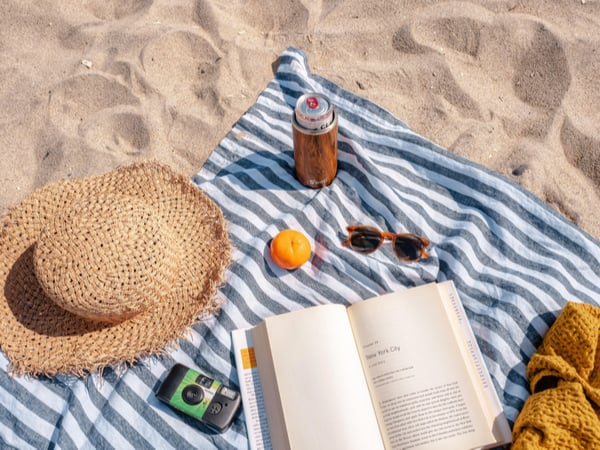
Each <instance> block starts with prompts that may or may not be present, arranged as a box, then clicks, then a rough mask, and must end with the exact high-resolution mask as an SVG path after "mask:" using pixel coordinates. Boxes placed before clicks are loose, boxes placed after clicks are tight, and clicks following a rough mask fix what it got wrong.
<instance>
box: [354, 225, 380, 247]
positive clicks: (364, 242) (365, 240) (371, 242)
mask: <svg viewBox="0 0 600 450" xmlns="http://www.w3.org/2000/svg"><path fill="white" fill-rule="evenodd" d="M381 239H382V236H381V233H379V232H378V231H377V230H371V229H369V228H359V229H356V230H354V231H352V233H351V234H350V244H351V245H352V249H354V250H356V251H357V252H361V253H371V252H374V251H375V250H377V249H378V248H379V246H380V245H381Z"/></svg>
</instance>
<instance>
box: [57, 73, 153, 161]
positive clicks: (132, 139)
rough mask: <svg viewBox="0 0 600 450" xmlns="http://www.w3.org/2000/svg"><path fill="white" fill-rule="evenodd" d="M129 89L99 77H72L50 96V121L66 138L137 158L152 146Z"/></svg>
mask: <svg viewBox="0 0 600 450" xmlns="http://www.w3.org/2000/svg"><path fill="white" fill-rule="evenodd" d="M139 105H140V101H139V99H138V98H137V97H136V96H135V95H133V94H132V93H131V91H130V90H129V88H127V87H126V86H124V85H122V84H120V83H119V82H118V81H116V80H113V79H110V78H108V77H106V76H104V75H100V74H85V75H78V76H75V77H72V78H69V79H67V80H65V81H63V82H61V83H60V84H58V85H57V86H56V87H54V88H53V89H52V90H51V91H50V93H49V105H48V116H49V119H50V122H51V123H52V124H53V125H54V126H55V128H56V129H57V130H60V132H61V133H62V134H63V135H65V137H66V138H69V139H76V138H82V139H84V141H85V142H86V144H87V145H88V146H90V147H91V148H94V149H95V150H98V151H101V152H108V153H113V154H125V155H137V154H141V153H143V152H144V151H145V150H147V149H148V148H149V145H150V132H149V130H148V126H147V125H146V123H145V120H144V119H143V118H142V117H141V116H140V115H138V114H136V113H135V112H134V111H135V110H136V108H137V107H138V106H139Z"/></svg>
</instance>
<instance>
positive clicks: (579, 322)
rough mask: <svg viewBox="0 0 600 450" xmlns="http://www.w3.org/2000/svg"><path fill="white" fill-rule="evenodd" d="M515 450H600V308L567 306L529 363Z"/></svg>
mask: <svg viewBox="0 0 600 450" xmlns="http://www.w3.org/2000/svg"><path fill="white" fill-rule="evenodd" d="M527 378H528V379H529V383H530V386H531V391H532V395H531V396H530V397H529V398H528V399H527V401H526V402H525V405H524V406H523V409H522V410H521V413H520V414H519V416H518V417H517V420H516V421H515V426H514V428H513V446H512V448H513V449H515V450H525V449H548V450H550V449H581V450H589V449H600V308H598V307H597V306H594V305H588V304H585V303H575V302H570V303H567V305H566V306H565V308H564V309H563V311H562V312H561V313H560V315H559V316H558V318H557V319H556V322H555V323H554V324H553V325H552V327H551V328H550V330H549V331H548V333H547V334H546V336H545V337H544V340H543V342H542V345H540V347H539V348H538V349H537V351H536V352H535V353H534V355H533V356H532V358H531V360H530V361H529V363H528V365H527Z"/></svg>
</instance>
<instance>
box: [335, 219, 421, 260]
mask: <svg viewBox="0 0 600 450" xmlns="http://www.w3.org/2000/svg"><path fill="white" fill-rule="evenodd" d="M347 230H348V234H349V235H350V236H349V237H348V239H346V240H345V241H344V242H342V245H344V246H346V247H350V248H351V249H352V250H355V251H357V252H359V253H373V252H374V251H375V250H377V249H378V248H379V247H381V244H383V241H385V240H386V239H390V240H391V241H392V248H393V249H394V253H395V254H396V256H397V257H398V258H400V259H401V260H402V261H406V262H412V261H418V260H419V259H421V258H429V253H427V246H428V245H429V244H430V242H429V240H428V239H427V238H424V237H423V236H419V235H418V234H414V233H398V234H396V233H389V232H386V231H381V230H378V229H377V228H375V227H370V226H368V225H351V226H349V227H348V228H347Z"/></svg>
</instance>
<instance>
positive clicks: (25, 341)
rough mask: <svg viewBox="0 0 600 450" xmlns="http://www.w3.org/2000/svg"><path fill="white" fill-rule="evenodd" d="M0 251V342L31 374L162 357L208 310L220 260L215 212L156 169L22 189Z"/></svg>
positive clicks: (15, 364)
mask: <svg viewBox="0 0 600 450" xmlns="http://www.w3.org/2000/svg"><path fill="white" fill-rule="evenodd" d="M0 248H1V256H0V258H1V259H0V271H1V277H0V289H1V294H0V295H1V296H2V297H1V301H0V314H1V315H2V318H3V319H2V327H0V346H1V348H2V350H3V351H4V352H5V354H6V355H7V356H8V358H9V360H10V363H11V371H13V372H14V373H16V374H31V375H34V376H39V375H45V376H53V375H56V374H58V373H70V374H76V375H83V374H85V373H86V372H90V371H96V370H98V369H101V368H102V367H104V366H107V365H118V364H122V363H133V362H135V361H137V360H139V359H140V358H141V357H144V356H146V355H149V354H157V353H160V352H162V351H163V350H164V348H165V347H166V346H167V345H170V344H173V343H175V341H176V340H177V339H178V338H180V337H182V336H183V335H184V333H185V331H186V329H187V328H188V327H189V326H191V325H192V324H193V323H194V322H195V321H196V320H197V318H198V316H199V315H201V314H203V313H212V312H214V311H215V310H216V309H217V308H218V306H219V305H218V302H217V301H216V299H215V293H216V290H217V287H218V285H219V283H220V282H221V281H222V278H223V273H224V270H225V267H226V266H227V264H228V263H229V260H230V244H229V239H228V236H227V231H226V226H225V221H224V218H223V214H222V212H221V210H220V209H219V208H218V207H217V206H216V205H215V204H214V202H212V201H211V200H210V199H209V198H208V197H207V196H206V195H205V194H204V193H203V192H202V191H201V190H200V189H198V188H197V187H196V186H194V185H193V184H192V183H191V182H190V181H189V180H188V179H187V178H185V177H184V176H182V175H178V174H176V173H174V172H173V171H172V170H171V169H169V168H167V167H165V166H162V165H160V164H158V163H155V162H146V163H140V164H136V165H132V166H127V167H122V168H120V169H118V170H116V171H114V172H111V173H108V174H105V175H102V176H98V177H90V178H84V179H79V180H66V181H61V182H58V183H55V184H51V185H48V186H46V187H44V188H41V189H39V190H37V191H35V192H33V193H32V194H31V195H29V196H28V197H26V198H25V199H24V200H23V201H22V202H21V204H20V205H18V206H17V207H15V208H14V209H12V210H11V211H10V212H9V213H8V214H7V216H6V217H5V218H4V219H3V224H2V229H1V230H0Z"/></svg>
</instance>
